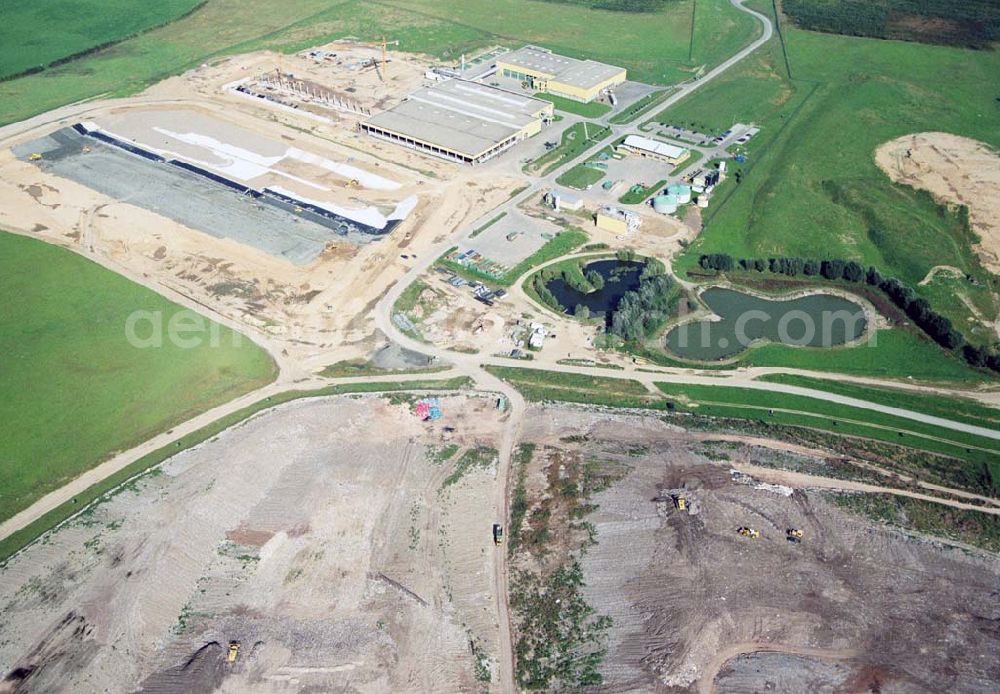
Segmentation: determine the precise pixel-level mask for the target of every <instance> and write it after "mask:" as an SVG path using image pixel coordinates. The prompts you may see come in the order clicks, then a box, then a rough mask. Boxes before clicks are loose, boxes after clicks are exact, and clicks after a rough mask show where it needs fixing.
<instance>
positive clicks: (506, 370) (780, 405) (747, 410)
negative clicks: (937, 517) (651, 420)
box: [487, 366, 1000, 481]
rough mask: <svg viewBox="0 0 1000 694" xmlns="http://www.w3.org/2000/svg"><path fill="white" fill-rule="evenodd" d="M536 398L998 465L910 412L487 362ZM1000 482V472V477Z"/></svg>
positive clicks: (998, 447) (999, 450) (973, 443)
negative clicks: (801, 432)
mask: <svg viewBox="0 0 1000 694" xmlns="http://www.w3.org/2000/svg"><path fill="white" fill-rule="evenodd" d="M487 370H489V371H490V372H491V373H493V374H494V375H496V376H498V377H500V378H502V379H504V380H505V381H507V382H508V383H510V384H511V385H513V386H514V387H515V388H517V389H518V390H519V391H520V392H521V393H522V394H523V395H524V397H525V398H526V399H528V400H530V401H533V402H541V401H545V400H561V401H565V402H576V403H584V404H592V405H605V406H609V407H635V408H648V409H657V410H670V411H688V412H691V413H693V414H699V415H704V416H709V417H723V418H730V419H749V420H754V421H761V422H765V423H767V424H776V425H787V426H795V427H808V428H811V429H818V430H822V431H828V432H831V433H835V434H837V435H843V436H857V437H863V438H869V439H873V440H876V441H884V442H887V443H892V444H898V445H903V446H908V447H911V448H917V449H921V450H926V451H931V452H934V453H940V454H943V455H947V456H951V457H954V458H957V459H961V460H969V461H973V462H976V463H977V464H979V463H981V464H983V465H989V466H991V468H992V467H993V462H992V461H994V460H996V459H997V457H998V456H1000V442H997V441H995V440H993V439H989V438H985V437H981V436H976V435H973V434H966V433H963V432H959V431H954V430H951V429H947V428H944V427H939V426H935V425H931V424H924V423H922V422H917V421H915V420H911V419H908V418H905V417H896V416H892V415H886V414H882V413H879V412H876V411H874V410H868V409H863V408H857V407H850V406H846V405H840V404H837V403H831V402H828V401H825V400H822V399H817V398H810V397H806V396H801V395H788V394H785V393H773V392H768V391H763V390H755V389H750V388H738V387H734V386H702V385H679V384H668V383H657V387H658V388H659V389H660V391H661V392H662V393H663V397H659V396H657V395H654V394H651V393H650V392H649V391H648V390H647V389H646V388H645V386H643V385H642V384H641V383H639V382H638V381H633V380H629V379H617V378H607V377H597V376H585V375H580V374H569V373H561V372H553V371H544V370H540V369H522V368H517V367H494V366H490V367H487ZM996 479H997V480H998V481H1000V476H998V477H997V478H996Z"/></svg>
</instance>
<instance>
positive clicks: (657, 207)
mask: <svg viewBox="0 0 1000 694" xmlns="http://www.w3.org/2000/svg"><path fill="white" fill-rule="evenodd" d="M653 210H654V211H655V212H659V213H660V214H673V213H674V212H676V211H677V198H676V197H675V196H673V195H657V196H656V197H655V198H653Z"/></svg>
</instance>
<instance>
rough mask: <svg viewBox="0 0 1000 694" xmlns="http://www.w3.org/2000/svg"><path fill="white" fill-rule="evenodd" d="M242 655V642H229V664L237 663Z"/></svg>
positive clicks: (227, 655)
mask: <svg viewBox="0 0 1000 694" xmlns="http://www.w3.org/2000/svg"><path fill="white" fill-rule="evenodd" d="M239 655H240V642H239V641H230V642H229V653H227V654H226V662H227V663H235V662H236V659H237V658H238V657H239Z"/></svg>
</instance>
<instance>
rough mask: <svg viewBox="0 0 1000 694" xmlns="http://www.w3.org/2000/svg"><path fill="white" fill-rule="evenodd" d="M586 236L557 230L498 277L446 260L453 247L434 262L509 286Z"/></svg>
mask: <svg viewBox="0 0 1000 694" xmlns="http://www.w3.org/2000/svg"><path fill="white" fill-rule="evenodd" d="M588 238H589V237H588V236H587V234H586V232H584V231H582V230H580V229H569V230H567V231H562V232H559V233H558V234H556V235H555V236H553V237H552V238H551V239H550V240H549V241H547V242H546V243H545V245H544V246H542V247H541V248H539V249H538V250H537V251H535V252H534V253H532V254H531V255H530V256H528V257H527V258H525V259H524V260H522V261H521V262H520V263H518V264H517V265H515V266H514V267H512V268H511V269H510V270H508V271H507V272H505V273H504V274H503V275H501V276H500V277H493V276H492V275H488V274H486V273H485V272H479V271H477V270H476V269H475V268H471V267H467V266H465V265H462V264H461V263H458V262H455V261H454V260H446V258H447V257H448V256H449V255H451V254H452V253H453V252H454V251H455V249H454V248H452V249H450V250H448V251H447V252H446V253H445V254H444V255H443V256H441V258H439V259H438V261H437V263H436V264H437V265H440V266H442V267H446V268H448V269H449V270H451V271H452V272H454V273H455V274H456V275H459V276H460V277H464V278H465V279H468V280H478V281H481V282H483V283H484V284H490V285H493V286H502V287H509V286H511V285H512V284H514V281H515V280H517V278H518V277H520V276H521V275H523V274H525V273H526V272H528V271H529V270H531V268H533V267H535V266H537V265H542V264H543V263H547V262H549V261H550V260H553V259H555V258H558V257H560V256H563V255H568V254H570V253H572V252H573V251H575V250H576V249H577V248H579V247H580V246H582V245H583V244H585V243H586V242H587V239H588ZM414 284H416V282H414ZM412 286H413V285H411V287H412ZM424 287H426V285H424ZM409 291H410V288H409V287H407V292H409ZM404 296H405V293H404ZM400 301H402V297H400ZM396 305H397V307H398V306H399V302H397V304H396Z"/></svg>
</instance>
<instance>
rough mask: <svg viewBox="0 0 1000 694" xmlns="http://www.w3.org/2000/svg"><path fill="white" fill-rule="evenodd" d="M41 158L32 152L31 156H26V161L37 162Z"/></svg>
mask: <svg viewBox="0 0 1000 694" xmlns="http://www.w3.org/2000/svg"><path fill="white" fill-rule="evenodd" d="M41 158H42V155H41V154H39V153H38V152H32V153H31V154H29V155H28V161H38V160H39V159H41Z"/></svg>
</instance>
